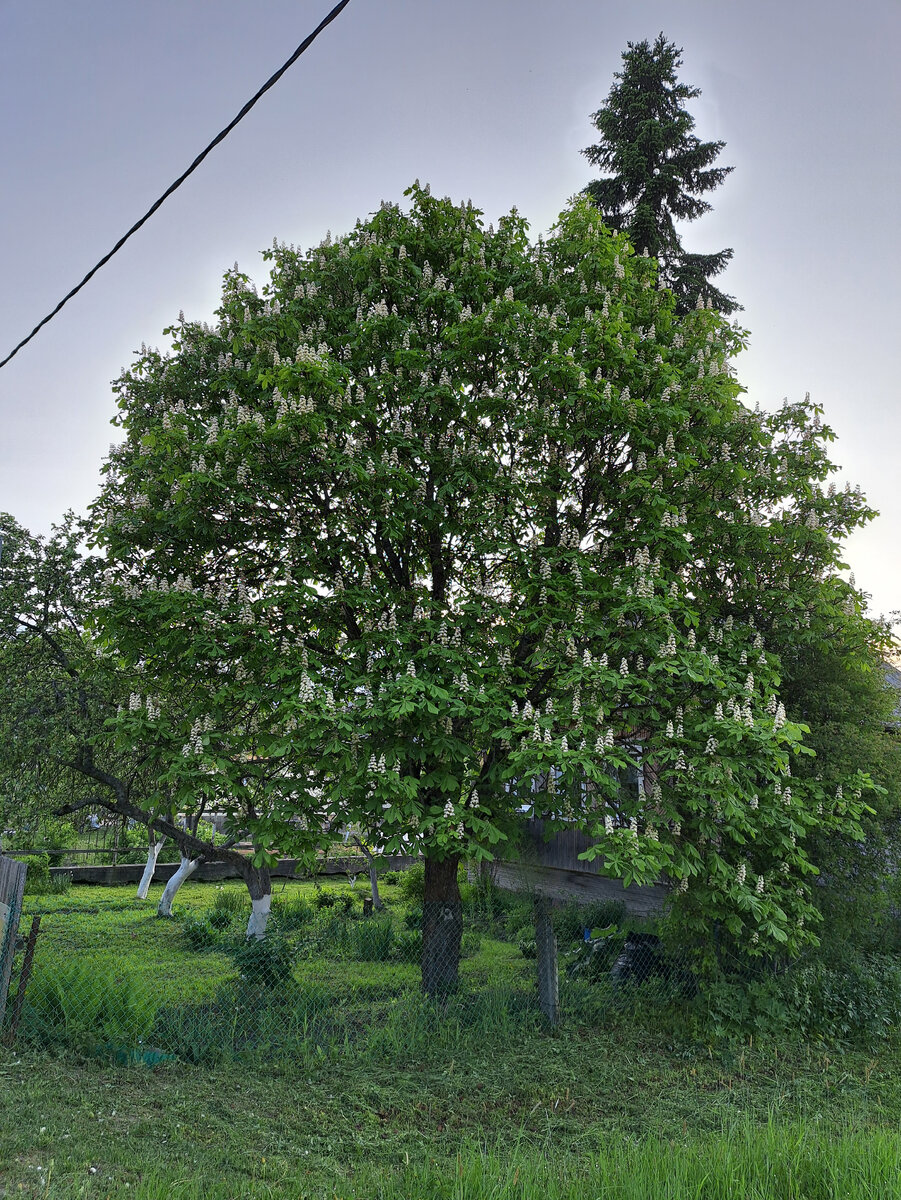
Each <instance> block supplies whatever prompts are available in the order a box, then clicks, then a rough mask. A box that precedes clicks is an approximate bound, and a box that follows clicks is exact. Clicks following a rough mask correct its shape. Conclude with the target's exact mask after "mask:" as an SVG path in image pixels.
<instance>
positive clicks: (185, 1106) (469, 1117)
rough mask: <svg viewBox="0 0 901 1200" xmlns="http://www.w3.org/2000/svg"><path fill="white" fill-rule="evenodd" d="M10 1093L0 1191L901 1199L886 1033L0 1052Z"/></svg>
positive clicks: (1, 1127)
mask: <svg viewBox="0 0 901 1200" xmlns="http://www.w3.org/2000/svg"><path fill="white" fill-rule="evenodd" d="M0 1111H3V1112H4V1113H9V1114H12V1119H5V1120H4V1121H2V1122H0V1194H2V1188H4V1187H5V1188H6V1189H7V1192H8V1194H10V1195H13V1194H14V1195H27V1196H35V1197H38V1196H41V1197H43V1196H46V1197H48V1198H56V1200H68V1198H69V1197H76V1196H85V1197H101V1196H104V1197H105V1196H113V1197H120V1196H124V1195H136V1196H142V1197H145V1200H156V1198H157V1197H159V1198H162V1197H169V1196H171V1197H174V1198H179V1197H184V1198H187V1197H195V1196H196V1197H198V1198H199V1197H201V1196H202V1197H211V1198H212V1200H216V1198H220V1197H221V1198H223V1200H224V1198H225V1197H229V1198H231V1197H244V1196H247V1197H269V1196H272V1197H276V1196H277V1197H282V1196H291V1197H300V1196H307V1197H310V1198H311V1200H312V1197H317V1198H318V1197H323V1198H325V1197H327V1198H328V1200H332V1197H333V1196H335V1195H337V1196H339V1197H346V1198H347V1200H351V1198H353V1200H358V1198H359V1200H362V1198H363V1197H383V1198H384V1200H400V1198H401V1197H423V1198H425V1200H428V1198H429V1197H436V1198H437V1197H454V1198H457V1197H460V1198H463V1197H471V1198H472V1200H488V1198H489V1197H490V1198H491V1200H500V1198H501V1197H503V1198H504V1200H520V1198H522V1200H527V1198H529V1200H531V1197H535V1196H542V1197H546V1198H547V1200H563V1198H564V1197H565V1198H566V1200H570V1197H572V1198H575V1197H585V1198H586V1200H587V1198H589V1197H591V1198H592V1200H595V1198H597V1197H605V1198H606V1197H610V1198H611V1200H614V1198H620V1197H621V1198H622V1200H638V1198H641V1200H652V1198H653V1200H667V1198H669V1200H689V1198H691V1200H720V1198H721V1197H722V1200H727V1198H728V1200H764V1198H766V1200H770V1198H774V1200H820V1198H822V1200H827V1198H828V1200H842V1198H845V1197H847V1200H864V1198H865V1197H866V1198H868V1200H869V1198H872V1200H877V1198H878V1200H890V1198H891V1197H893V1196H896V1195H901V1178H899V1166H901V1140H899V1122H901V1069H899V1065H898V1062H897V1048H895V1047H892V1048H890V1049H887V1051H886V1053H885V1054H884V1055H883V1056H880V1057H878V1058H870V1057H867V1056H866V1055H862V1054H856V1053H850V1052H848V1053H846V1054H844V1055H842V1056H839V1057H837V1058H833V1057H831V1056H829V1055H826V1054H821V1053H816V1052H814V1051H813V1050H812V1049H809V1048H798V1049H796V1050H794V1051H793V1052H791V1053H789V1052H785V1053H780V1052H777V1051H775V1050H768V1051H763V1050H759V1049H757V1048H754V1047H744V1048H741V1049H738V1050H736V1051H734V1052H733V1053H732V1054H731V1055H729V1056H723V1055H717V1054H715V1053H711V1052H706V1051H703V1050H688V1049H685V1048H680V1047H677V1046H671V1045H665V1044H661V1043H660V1042H659V1041H658V1040H657V1039H655V1038H654V1037H652V1036H651V1035H650V1034H649V1033H647V1032H644V1033H641V1032H638V1031H631V1032H629V1031H627V1030H617V1031H613V1032H609V1031H604V1030H583V1031H581V1032H580V1033H579V1034H577V1035H574V1034H571V1035H566V1036H547V1035H538V1034H535V1033H533V1034H529V1035H528V1036H525V1037H523V1038H521V1039H519V1040H517V1041H512V1042H509V1043H507V1044H505V1045H504V1046H503V1047H501V1048H500V1049H498V1047H497V1046H494V1047H482V1048H480V1047H479V1046H478V1045H469V1046H468V1047H467V1048H466V1050H465V1053H464V1054H462V1055H461V1056H459V1057H457V1058H454V1059H451V1060H444V1061H443V1062H441V1063H440V1064H436V1065H431V1066H429V1065H426V1064H425V1063H423V1062H421V1061H420V1062H418V1063H413V1064H407V1065H404V1064H403V1063H398V1062H393V1063H392V1064H391V1066H390V1068H386V1069H380V1068H379V1067H378V1066H374V1065H373V1063H372V1062H370V1061H355V1060H353V1059H341V1060H338V1061H335V1062H320V1063H318V1064H317V1063H312V1064H306V1065H305V1066H304V1067H303V1068H302V1069H299V1068H298V1067H297V1066H296V1065H294V1064H291V1063H280V1062H277V1061H273V1062H270V1063H266V1064H260V1065H258V1066H257V1067H256V1069H248V1068H247V1066H246V1065H235V1064H224V1065H221V1066H217V1067H214V1068H212V1069H201V1068H197V1067H189V1066H187V1065H185V1064H183V1063H176V1062H172V1063H165V1064H162V1065H161V1066H159V1067H157V1068H156V1069H154V1070H148V1069H146V1068H138V1067H129V1066H126V1067H118V1068H116V1067H111V1066H109V1065H106V1064H104V1063H102V1062H99V1061H97V1060H90V1059H86V1060H85V1059H83V1060H79V1059H73V1058H71V1057H69V1058H66V1059H65V1060H60V1059H58V1058H52V1057H49V1056H47V1055H35V1054H29V1053H16V1054H13V1053H12V1052H10V1051H0ZM458 1155H460V1157H459V1158H458ZM91 1167H94V1168H95V1173H93V1174H92V1173H91V1171H90V1168H91ZM126 1184H127V1185H129V1186H128V1187H127V1188H126ZM20 1185H21V1187H20ZM604 1187H606V1190H604Z"/></svg>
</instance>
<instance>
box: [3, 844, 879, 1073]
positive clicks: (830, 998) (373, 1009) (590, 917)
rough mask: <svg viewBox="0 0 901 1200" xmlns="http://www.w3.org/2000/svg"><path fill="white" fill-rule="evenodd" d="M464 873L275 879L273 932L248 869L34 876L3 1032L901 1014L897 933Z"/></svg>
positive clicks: (555, 1028)
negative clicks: (121, 882) (739, 942)
mask: <svg viewBox="0 0 901 1200" xmlns="http://www.w3.org/2000/svg"><path fill="white" fill-rule="evenodd" d="M501 874H502V873H501ZM459 890H460V895H461V900H460V903H459V905H454V904H448V903H447V902H441V903H437V902H431V905H432V906H431V907H430V904H426V903H424V872H423V867H422V865H421V864H417V865H414V866H412V867H410V868H408V869H404V870H388V871H384V872H382V873H381V874H379V875H378V879H377V889H373V891H370V881H369V879H368V876H366V875H365V874H361V875H360V876H358V877H357V878H355V879H346V878H343V877H341V878H339V877H336V876H322V877H319V878H315V879H311V880H306V881H297V880H291V881H281V880H277V881H275V886H274V891H273V898H272V906H271V912H270V914H269V918H268V924H267V928H266V935H265V937H264V938H262V939H257V938H254V937H252V938H248V937H247V926H248V920H249V917H250V912H251V905H250V898H249V895H248V892H247V889H246V887H245V886H244V885H243V883H242V882H240V881H239V880H229V881H226V882H222V883H216V882H196V881H191V882H188V883H186V884H184V885H183V886H182V888H181V890H180V891H179V892H178V894H177V896H176V902H175V905H174V907H173V910H172V913H173V915H172V916H171V917H170V918H167V919H162V918H159V917H158V916H157V915H156V909H157V902H158V901H159V899H160V895H161V891H162V885H161V884H159V883H157V884H155V885H154V887H153V888H152V890H151V894H150V896H149V897H148V898H147V899H146V900H143V901H141V900H138V899H136V897H135V890H134V886H133V885H131V886H127V887H126V886H115V887H112V886H107V887H95V886H87V885H78V886H74V887H71V888H70V889H69V891H68V892H62V893H56V892H54V891H52V890H51V891H45V892H44V893H43V894H31V895H29V894H27V893H26V895H25V898H24V903H23V909H22V922H21V926H20V933H19V944H18V948H17V952H16V953H15V955H14V958H13V969H12V974H11V979H10V983H9V995H8V1001H7V1003H6V1006H5V1016H4V1017H3V1019H2V1028H0V1038H2V1039H3V1041H5V1042H6V1044H8V1045H13V1044H14V1045H16V1046H17V1047H19V1048H22V1049H24V1048H26V1047H32V1048H36V1049H40V1050H42V1051H47V1050H49V1051H51V1052H58V1053H61V1054H69V1053H78V1054H90V1055H100V1056H102V1057H104V1058H107V1059H111V1060H113V1061H116V1062H120V1063H145V1064H147V1065H151V1066H152V1065H155V1064H157V1063H160V1062H165V1061H168V1060H180V1061H186V1062H192V1063H200V1064H207V1063H209V1064H212V1063H215V1062H219V1061H233V1060H244V1059H246V1060H257V1061H275V1060H279V1059H295V1060H302V1061H304V1060H310V1059H315V1060H321V1059H332V1058H334V1057H335V1056H342V1055H353V1056H356V1057H360V1056H362V1057H372V1058H373V1059H375V1060H379V1061H395V1062H411V1061H423V1062H437V1061H440V1060H442V1059H447V1058H453V1057H454V1055H457V1054H459V1053H461V1052H462V1051H463V1050H465V1049H466V1047H467V1046H473V1045H478V1046H479V1047H484V1046H485V1045H491V1044H495V1043H497V1044H500V1043H501V1042H504V1041H506V1042H508V1043H510V1042H514V1043H517V1044H518V1043H521V1042H522V1041H523V1040H524V1039H526V1038H528V1037H531V1036H547V1035H548V1034H551V1035H552V1036H559V1035H560V1034H561V1032H562V1033H563V1034H564V1035H566V1034H567V1033H571V1034H572V1035H573V1036H575V1035H577V1034H578V1033H579V1032H580V1031H584V1030H586V1029H591V1028H608V1029H609V1028H611V1027H613V1026H615V1025H617V1024H620V1023H622V1022H630V1023H634V1022H642V1023H643V1024H644V1025H645V1027H646V1028H647V1029H648V1031H649V1032H650V1034H651V1036H656V1037H659V1038H666V1039H669V1040H671V1039H672V1038H673V1037H677V1038H678V1037H687V1038H690V1039H693V1040H695V1041H696V1040H697V1039H698V1038H699V1037H700V1038H701V1039H703V1040H704V1041H705V1044H706V1042H707V1040H708V1039H709V1037H711V1036H717V1035H719V1034H726V1035H727V1036H733V1035H735V1034H741V1036H747V1035H748V1033H752V1034H754V1035H756V1034H757V1033H758V1032H759V1033H763V1034H766V1035H770V1036H773V1035H775V1036H779V1035H780V1034H781V1035H784V1036H801V1037H809V1038H815V1039H817V1040H821V1041H826V1042H832V1043H842V1044H846V1043H848V1042H873V1041H879V1040H882V1039H884V1038H886V1037H888V1036H889V1035H890V1034H891V1032H892V1031H894V1030H896V1029H897V1028H898V1027H899V1026H901V953H898V952H887V953H882V954H871V953H868V954H865V955H862V954H856V955H855V956H854V957H853V958H850V959H847V960H844V961H836V960H835V959H834V958H833V959H829V958H827V957H824V956H823V955H812V956H808V957H807V958H803V959H798V960H795V961H793V962H786V961H782V962H778V961H773V960H769V961H763V960H760V959H757V960H750V959H748V958H739V957H731V954H730V952H729V951H728V950H726V949H725V948H724V947H723V946H721V945H720V944H719V939H718V937H717V930H716V928H714V929H712V930H711V937H710V939H709V942H708V944H707V945H706V946H700V947H699V946H695V947H690V948H689V947H685V946H684V945H682V946H680V945H675V944H674V943H673V942H672V940H671V936H670V933H669V932H668V927H667V923H666V920H665V919H664V918H662V917H660V916H641V915H638V914H636V913H635V912H632V913H630V912H629V911H627V908H626V905H625V902H624V901H620V900H617V899H611V898H609V897H608V898H595V899H593V900H590V901H588V902H584V901H583V902H581V903H580V902H579V900H577V899H574V898H571V899H560V898H558V899H557V900H553V901H552V900H551V899H549V898H548V897H547V896H546V895H542V894H541V893H539V892H532V893H530V892H527V891H522V890H519V891H515V890H512V889H510V888H503V887H499V886H498V885H497V883H496V882H495V880H494V878H493V877H492V876H491V875H488V876H486V877H481V876H476V877H473V876H469V877H467V876H466V874H465V873H464V872H463V871H461V873H460V879H459ZM35 918H40V928H39V933H38V931H37V921H36V920H35ZM29 927H30V929H31V935H30V937H29V936H28V935H27V933H26V931H27V930H28V929H29ZM35 934H37V936H36V937H35ZM429 939H431V943H430V944H429ZM442 956H443V957H442ZM702 962H703V964H704V966H703V968H702V966H701V964H702ZM0 1010H2V1005H0Z"/></svg>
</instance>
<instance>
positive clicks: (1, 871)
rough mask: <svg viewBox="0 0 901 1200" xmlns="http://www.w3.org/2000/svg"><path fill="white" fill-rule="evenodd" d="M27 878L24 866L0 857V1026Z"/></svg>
mask: <svg viewBox="0 0 901 1200" xmlns="http://www.w3.org/2000/svg"><path fill="white" fill-rule="evenodd" d="M25 874H26V868H25V866H24V864H23V863H19V862H16V860H15V859H13V858H7V857H6V855H3V854H0V1025H2V1024H3V1015H4V1013H5V1012H6V993H7V991H8V990H9V980H10V976H11V974H12V969H13V959H14V958H15V954H16V937H17V935H18V932H19V917H20V916H21V915H22V893H23V892H24V890H25Z"/></svg>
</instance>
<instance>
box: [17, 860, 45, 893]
mask: <svg viewBox="0 0 901 1200" xmlns="http://www.w3.org/2000/svg"><path fill="white" fill-rule="evenodd" d="M19 861H20V862H21V863H24V865H25V867H26V868H27V873H26V875H25V893H26V895H29V896H42V895H44V894H45V893H46V892H47V891H49V888H50V856H49V855H47V854H29V855H27V857H25V858H21V859H19Z"/></svg>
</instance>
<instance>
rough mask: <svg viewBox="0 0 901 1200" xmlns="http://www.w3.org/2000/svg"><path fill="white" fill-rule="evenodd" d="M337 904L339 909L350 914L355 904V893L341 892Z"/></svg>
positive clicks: (336, 898) (336, 899) (337, 897)
mask: <svg viewBox="0 0 901 1200" xmlns="http://www.w3.org/2000/svg"><path fill="white" fill-rule="evenodd" d="M335 903H336V904H337V905H338V907H339V908H341V909H343V910H344V912H346V913H349V912H350V911H351V910H352V909H353V907H354V903H355V902H354V896H353V892H339V893H338V895H337V896H336V897H335Z"/></svg>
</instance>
